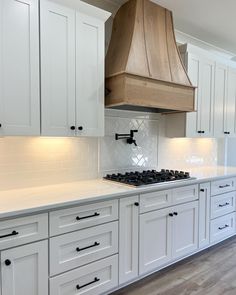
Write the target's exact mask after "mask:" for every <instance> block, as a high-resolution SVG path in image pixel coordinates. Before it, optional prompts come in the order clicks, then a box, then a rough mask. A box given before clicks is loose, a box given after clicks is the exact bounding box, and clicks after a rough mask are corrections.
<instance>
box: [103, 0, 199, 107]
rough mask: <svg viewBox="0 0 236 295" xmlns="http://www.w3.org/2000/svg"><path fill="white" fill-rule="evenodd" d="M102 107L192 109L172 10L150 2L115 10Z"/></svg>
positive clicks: (134, 1) (142, 0) (132, 3)
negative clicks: (176, 39) (104, 105)
mask: <svg viewBox="0 0 236 295" xmlns="http://www.w3.org/2000/svg"><path fill="white" fill-rule="evenodd" d="M106 90H107V91H106V92H107V95H106V107H111V108H117V109H128V110H140V111H155V112H170V111H184V112H186V111H187V112H188V111H194V94H195V87H193V86H192V84H191V82H190V80H189V78H188V75H187V73H186V70H185V68H184V65H183V62H182V60H181V58H180V54H179V51H178V47H177V44H176V41H175V35H174V27H173V19H172V12H171V11H169V10H167V9H166V8H163V7H161V6H159V5H157V4H155V3H153V2H151V1H149V0H129V1H128V2H127V3H125V4H124V5H123V6H121V8H120V9H119V10H118V12H117V14H116V16H115V19H114V24H113V30H112V36H111V41H110V45H109V48H108V52H107V56H106Z"/></svg>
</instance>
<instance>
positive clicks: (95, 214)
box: [76, 212, 100, 220]
mask: <svg viewBox="0 0 236 295" xmlns="http://www.w3.org/2000/svg"><path fill="white" fill-rule="evenodd" d="M99 215H100V213H97V212H95V213H94V214H93V215H88V216H84V217H79V216H77V217H76V220H82V219H87V218H92V217H97V216H99Z"/></svg>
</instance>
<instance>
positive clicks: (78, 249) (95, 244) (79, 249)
mask: <svg viewBox="0 0 236 295" xmlns="http://www.w3.org/2000/svg"><path fill="white" fill-rule="evenodd" d="M99 245H100V243H98V242H95V243H94V244H93V245H90V246H87V247H84V248H79V247H77V248H76V251H77V252H80V251H83V250H86V249H89V248H93V247H96V246H99Z"/></svg>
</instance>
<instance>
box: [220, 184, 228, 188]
mask: <svg viewBox="0 0 236 295" xmlns="http://www.w3.org/2000/svg"><path fill="white" fill-rule="evenodd" d="M229 186H230V184H226V185H220V186H219V188H225V187H229Z"/></svg>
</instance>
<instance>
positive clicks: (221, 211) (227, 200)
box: [211, 192, 236, 219]
mask: <svg viewBox="0 0 236 295" xmlns="http://www.w3.org/2000/svg"><path fill="white" fill-rule="evenodd" d="M235 195H236V193H235V192H231V193H226V194H223V195H218V196H215V197H211V218H212V219H213V218H216V217H220V216H222V215H225V214H228V213H231V212H233V211H235Z"/></svg>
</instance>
